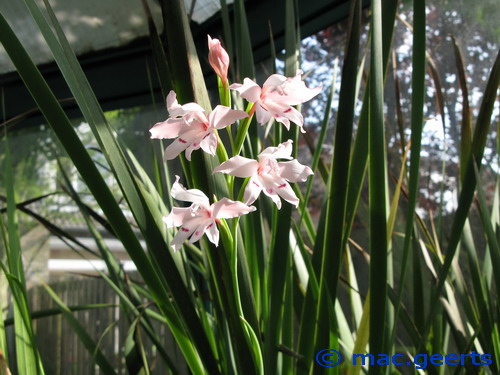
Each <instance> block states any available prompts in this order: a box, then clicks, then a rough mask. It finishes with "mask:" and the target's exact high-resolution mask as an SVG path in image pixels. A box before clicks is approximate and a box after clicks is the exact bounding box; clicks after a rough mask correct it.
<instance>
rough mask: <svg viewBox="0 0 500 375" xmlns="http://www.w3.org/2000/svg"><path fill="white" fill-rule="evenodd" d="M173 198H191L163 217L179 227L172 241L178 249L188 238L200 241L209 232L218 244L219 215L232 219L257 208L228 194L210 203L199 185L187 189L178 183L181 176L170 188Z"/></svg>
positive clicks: (167, 221) (166, 222)
mask: <svg viewBox="0 0 500 375" xmlns="http://www.w3.org/2000/svg"><path fill="white" fill-rule="evenodd" d="M170 193H171V195H172V197H173V198H175V199H177V200H180V201H184V202H191V203H192V204H191V206H190V207H185V208H181V207H173V208H172V211H171V212H170V214H169V215H168V216H165V217H164V218H163V222H164V223H165V224H166V225H167V228H173V227H180V228H179V231H178V232H177V234H176V235H175V237H174V239H173V240H172V242H171V243H170V245H171V246H172V247H173V248H174V250H175V251H177V250H179V249H180V248H181V246H182V243H183V242H184V241H185V240H187V239H188V238H189V243H191V244H192V243H194V242H196V241H198V240H199V239H200V238H201V237H202V236H203V234H205V233H206V235H207V237H208V240H209V241H210V242H212V243H213V244H214V245H215V246H218V244H219V230H218V229H217V225H216V223H218V222H220V219H231V218H234V217H238V216H241V215H245V214H248V213H249V212H252V211H255V210H256V208H255V207H254V206H247V205H246V204H244V203H241V202H235V201H232V200H230V199H227V198H223V199H221V200H220V201H218V202H216V203H213V204H210V202H209V200H208V198H207V196H206V195H205V194H204V193H203V192H202V191H201V190H198V189H189V190H186V189H185V188H184V186H182V185H181V184H180V183H179V176H175V182H174V184H173V186H172V190H171V191H170Z"/></svg>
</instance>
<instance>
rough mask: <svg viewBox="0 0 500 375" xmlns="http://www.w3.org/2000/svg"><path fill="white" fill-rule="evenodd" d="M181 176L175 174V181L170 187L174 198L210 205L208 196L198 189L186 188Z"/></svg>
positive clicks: (205, 205)
mask: <svg viewBox="0 0 500 375" xmlns="http://www.w3.org/2000/svg"><path fill="white" fill-rule="evenodd" d="M179 180H180V177H179V176H175V182H174V184H173V185H172V189H170V195H171V196H172V198H174V199H177V200H178V201H185V202H192V203H197V204H200V205H201V206H204V207H208V206H209V201H208V198H207V196H206V195H205V194H204V193H203V192H202V191H201V190H198V189H189V190H186V189H185V188H184V186H182V185H181V184H180V183H179Z"/></svg>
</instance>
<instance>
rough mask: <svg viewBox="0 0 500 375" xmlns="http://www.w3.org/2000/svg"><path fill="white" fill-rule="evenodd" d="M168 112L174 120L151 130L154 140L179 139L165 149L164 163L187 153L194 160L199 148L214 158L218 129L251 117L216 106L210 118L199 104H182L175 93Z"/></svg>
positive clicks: (169, 97) (172, 94)
mask: <svg viewBox="0 0 500 375" xmlns="http://www.w3.org/2000/svg"><path fill="white" fill-rule="evenodd" d="M167 109H168V112H169V114H170V116H171V117H170V118H168V119H167V120H165V121H163V122H159V123H157V124H155V125H154V126H153V127H152V128H151V129H150V130H149V132H150V133H151V138H160V139H164V138H168V139H170V138H176V139H175V140H174V141H173V142H172V143H171V144H170V145H169V146H168V147H167V148H166V149H165V160H171V159H174V158H175V157H176V156H177V155H179V154H180V153H181V152H182V151H184V150H185V151H186V158H187V159H188V160H191V153H192V152H193V151H194V150H198V149H199V148H200V147H201V149H202V150H203V151H205V152H207V153H209V154H211V155H215V150H216V148H217V143H218V141H219V140H218V137H217V134H216V132H215V130H217V129H223V128H225V127H226V126H228V125H231V124H232V123H234V122H235V121H237V120H240V119H242V118H244V117H248V114H247V113H246V112H245V111H237V110H233V109H231V108H228V107H224V106H221V105H218V106H217V107H215V109H214V110H213V111H212V112H211V113H210V114H209V115H208V116H207V115H205V111H204V110H203V108H202V107H200V106H199V105H198V104H196V103H187V104H184V105H180V104H179V103H178V102H177V99H176V96H175V92H174V91H170V93H169V94H168V97H167Z"/></svg>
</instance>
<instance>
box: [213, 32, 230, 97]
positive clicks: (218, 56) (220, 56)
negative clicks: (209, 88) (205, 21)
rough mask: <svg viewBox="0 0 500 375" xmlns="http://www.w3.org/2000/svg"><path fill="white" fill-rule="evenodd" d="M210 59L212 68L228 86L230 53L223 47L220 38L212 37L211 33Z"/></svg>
mask: <svg viewBox="0 0 500 375" xmlns="http://www.w3.org/2000/svg"><path fill="white" fill-rule="evenodd" d="M208 61H209V62H210V65H211V66H212V69H213V70H214V71H215V73H216V74H217V75H218V76H219V77H220V79H221V80H222V83H223V85H224V87H226V86H227V70H228V68H229V55H228V54H227V52H226V50H225V49H224V48H222V45H221V44H220V41H219V39H212V38H210V35H208Z"/></svg>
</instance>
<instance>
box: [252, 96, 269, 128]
mask: <svg viewBox="0 0 500 375" xmlns="http://www.w3.org/2000/svg"><path fill="white" fill-rule="evenodd" d="M255 106H256V107H255V116H256V117H257V122H258V123H259V124H261V125H264V124H267V123H268V121H269V120H270V119H271V117H272V115H271V112H269V110H268V109H267V107H266V105H265V103H262V102H261V101H259V102H258V103H257V104H255Z"/></svg>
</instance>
